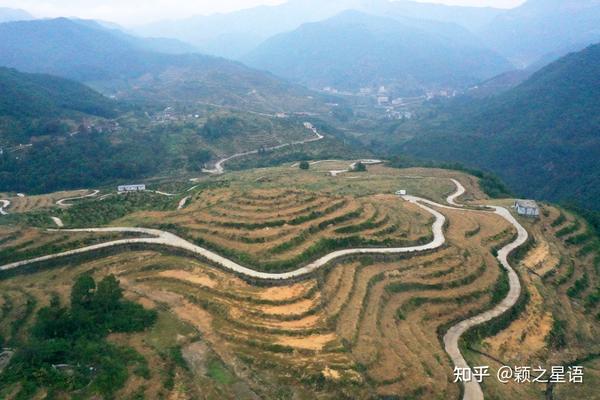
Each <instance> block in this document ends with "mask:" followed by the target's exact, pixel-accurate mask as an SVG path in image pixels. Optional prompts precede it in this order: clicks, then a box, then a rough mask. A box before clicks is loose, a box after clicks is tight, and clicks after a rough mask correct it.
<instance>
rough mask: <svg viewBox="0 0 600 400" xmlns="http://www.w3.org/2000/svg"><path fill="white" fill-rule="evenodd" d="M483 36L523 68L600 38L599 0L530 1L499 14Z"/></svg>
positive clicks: (561, 54)
mask: <svg viewBox="0 0 600 400" xmlns="http://www.w3.org/2000/svg"><path fill="white" fill-rule="evenodd" d="M480 35H481V37H482V38H483V39H484V40H485V41H486V42H487V43H488V44H489V45H490V46H491V47H492V48H494V49H495V50H497V51H498V52H500V53H501V54H502V55H504V56H505V57H508V58H509V59H510V60H511V61H512V62H513V63H515V64H516V65H518V66H520V67H524V66H527V65H530V64H532V63H535V62H536V61H537V60H538V59H539V58H541V57H544V56H546V55H547V54H551V53H556V52H558V51H562V52H561V53H560V54H556V55H555V57H554V58H556V57H560V56H563V55H565V54H567V52H568V51H570V50H574V46H582V45H583V47H585V46H587V45H590V44H592V43H596V42H598V41H600V1H599V0H528V1H527V2H526V3H524V4H523V5H522V6H520V7H517V8H515V9H512V10H509V11H507V12H505V13H502V14H500V15H499V16H497V17H496V18H495V19H494V20H493V21H492V22H490V23H489V24H488V25H487V26H485V27H484V28H483V29H482V30H481V32H480ZM583 47H580V49H581V48H583Z"/></svg>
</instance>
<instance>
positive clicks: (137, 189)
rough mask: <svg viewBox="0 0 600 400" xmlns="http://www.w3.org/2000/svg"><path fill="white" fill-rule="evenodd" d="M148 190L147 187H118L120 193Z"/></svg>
mask: <svg viewBox="0 0 600 400" xmlns="http://www.w3.org/2000/svg"><path fill="white" fill-rule="evenodd" d="M145 190H146V185H121V186H118V187H117V191H118V192H119V193H125V192H143V191H145Z"/></svg>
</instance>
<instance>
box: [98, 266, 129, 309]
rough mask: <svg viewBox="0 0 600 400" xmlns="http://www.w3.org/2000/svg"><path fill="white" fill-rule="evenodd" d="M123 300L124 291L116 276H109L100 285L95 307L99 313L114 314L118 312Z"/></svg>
mask: <svg viewBox="0 0 600 400" xmlns="http://www.w3.org/2000/svg"><path fill="white" fill-rule="evenodd" d="M122 298H123V289H121V288H120V287H119V281H118V280H117V278H116V277H115V276H114V275H108V276H107V277H106V278H104V279H102V280H101V281H100V283H99V284H98V289H97V290H96V296H95V297H94V305H95V306H96V309H97V310H98V311H99V312H104V313H107V312H112V311H114V310H116V309H117V308H118V307H119V305H120V302H121V299H122Z"/></svg>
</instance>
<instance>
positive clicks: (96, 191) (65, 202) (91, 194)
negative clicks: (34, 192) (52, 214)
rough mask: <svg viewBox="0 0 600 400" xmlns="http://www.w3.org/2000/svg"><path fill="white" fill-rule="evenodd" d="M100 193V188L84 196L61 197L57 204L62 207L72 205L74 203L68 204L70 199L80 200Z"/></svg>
mask: <svg viewBox="0 0 600 400" xmlns="http://www.w3.org/2000/svg"><path fill="white" fill-rule="evenodd" d="M98 193H100V191H99V190H94V191H93V192H92V193H89V194H86V195H83V196H77V197H67V198H66V199H60V200H58V201H57V202H56V205H57V206H61V207H71V206H72V204H68V203H67V202H68V201H73V200H79V199H86V198H88V197H95V196H97V195H98Z"/></svg>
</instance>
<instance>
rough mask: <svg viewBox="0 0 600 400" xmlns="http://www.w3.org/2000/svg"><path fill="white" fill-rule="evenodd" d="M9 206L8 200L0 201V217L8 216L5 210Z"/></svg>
mask: <svg viewBox="0 0 600 400" xmlns="http://www.w3.org/2000/svg"><path fill="white" fill-rule="evenodd" d="M8 206H10V200H0V215H8V213H7V212H6V209H7V208H8Z"/></svg>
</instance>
